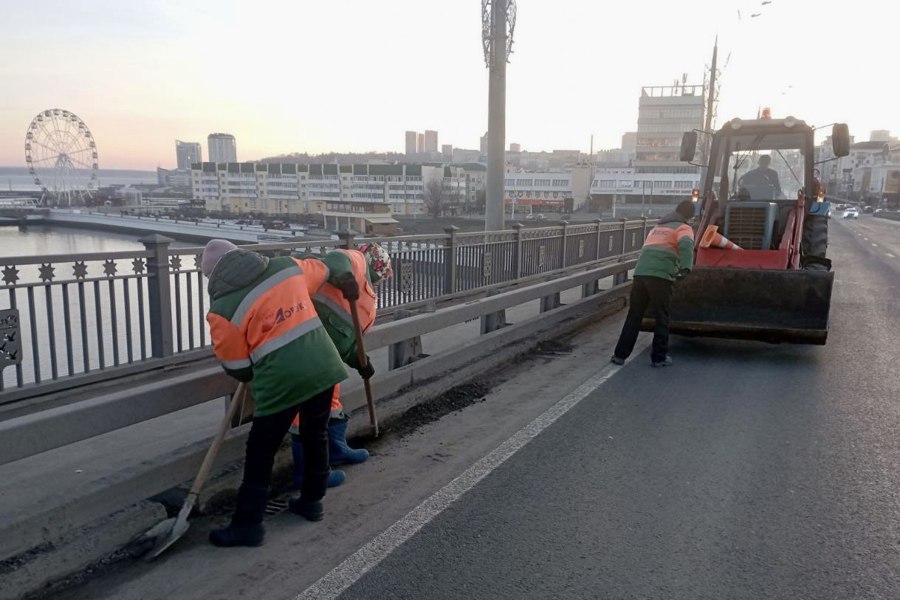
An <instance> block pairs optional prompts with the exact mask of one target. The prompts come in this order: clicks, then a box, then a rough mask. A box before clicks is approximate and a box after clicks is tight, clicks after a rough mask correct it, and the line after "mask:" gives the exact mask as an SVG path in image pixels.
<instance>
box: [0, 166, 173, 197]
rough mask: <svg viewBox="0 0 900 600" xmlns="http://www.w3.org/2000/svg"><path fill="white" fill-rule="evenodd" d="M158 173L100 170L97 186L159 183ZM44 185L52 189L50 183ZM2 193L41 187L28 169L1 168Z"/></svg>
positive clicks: (35, 189)
mask: <svg viewBox="0 0 900 600" xmlns="http://www.w3.org/2000/svg"><path fill="white" fill-rule="evenodd" d="M157 181H158V180H157V178H156V171H138V170H129V169H98V170H97V186H98V187H103V186H108V185H138V184H155V183H157ZM44 184H45V185H46V186H47V187H49V188H52V185H51V182H50V181H45V182H44ZM0 191H5V192H9V191H13V192H40V191H41V188H40V186H37V185H35V184H34V176H33V175H30V174H29V173H28V168H27V167H0Z"/></svg>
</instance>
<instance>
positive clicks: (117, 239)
mask: <svg viewBox="0 0 900 600" xmlns="http://www.w3.org/2000/svg"><path fill="white" fill-rule="evenodd" d="M137 238H138V236H135V235H128V234H119V233H107V232H102V231H87V230H81V229H70V228H68V227H45V226H38V227H28V228H27V229H19V228H18V227H17V226H7V227H0V257H2V256H39V255H41V254H85V253H89V252H119V251H122V250H142V249H143V248H144V245H143V244H141V243H140V242H139V241H137Z"/></svg>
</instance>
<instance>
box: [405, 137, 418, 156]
mask: <svg viewBox="0 0 900 600" xmlns="http://www.w3.org/2000/svg"><path fill="white" fill-rule="evenodd" d="M418 140H419V134H418V133H417V132H415V131H407V132H406V154H407V155H409V154H416V153H417V152H418V151H419V150H418V148H417V144H418Z"/></svg>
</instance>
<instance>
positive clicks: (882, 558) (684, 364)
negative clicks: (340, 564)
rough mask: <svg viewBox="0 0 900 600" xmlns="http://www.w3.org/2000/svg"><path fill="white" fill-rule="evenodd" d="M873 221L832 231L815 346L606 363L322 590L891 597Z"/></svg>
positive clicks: (887, 392) (894, 380) (686, 349)
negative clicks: (447, 498)
mask: <svg viewBox="0 0 900 600" xmlns="http://www.w3.org/2000/svg"><path fill="white" fill-rule="evenodd" d="M876 221H877V220H875V219H866V220H863V221H860V222H859V223H856V222H854V223H849V224H845V223H833V224H832V241H831V254H832V256H833V260H834V261H835V269H836V278H837V279H836V284H835V290H834V292H835V298H834V304H833V306H832V333H831V338H830V340H829V343H828V345H827V346H825V347H821V348H820V347H798V346H769V345H759V344H752V343H734V342H719V341H687V340H680V341H677V342H676V343H675V344H674V347H673V355H674V357H675V359H676V361H677V363H676V366H675V367H674V368H672V369H671V370H659V371H650V370H648V369H647V367H646V364H645V361H643V360H641V361H635V362H632V363H630V364H629V365H626V366H625V367H623V368H622V372H621V373H618V374H617V375H616V376H614V377H612V378H610V379H609V381H607V382H606V383H605V384H604V385H602V386H601V387H600V388H598V389H597V390H596V391H595V392H593V393H592V394H590V395H589V396H588V397H587V398H586V399H585V400H584V401H582V402H581V403H580V404H578V405H577V406H576V407H575V408H573V409H572V410H571V411H570V412H569V413H567V414H566V415H564V416H563V417H561V418H560V419H559V420H558V421H557V422H556V423H555V424H553V425H552V426H550V427H549V428H548V429H546V430H545V431H544V432H543V433H542V434H541V435H540V436H538V437H537V438H535V439H534V440H533V441H532V442H531V443H530V444H528V445H527V446H525V447H524V448H523V449H522V450H521V451H520V452H519V453H518V454H516V455H515V456H514V457H513V458H511V459H510V460H509V461H507V462H506V463H504V464H503V465H502V466H500V467H499V468H498V469H497V470H496V471H494V472H493V473H492V474H491V475H490V476H489V477H487V478H486V479H484V480H483V481H482V482H481V483H480V484H479V485H477V486H476V487H475V488H474V489H473V490H472V491H471V492H469V493H468V494H466V495H465V496H463V498H462V499H461V500H460V501H459V502H457V503H455V504H453V505H451V506H450V507H449V509H447V510H446V511H445V512H443V513H442V514H441V515H440V516H439V517H437V518H436V519H434V520H433V521H432V522H431V523H429V524H428V525H427V526H426V527H424V528H423V529H422V530H421V532H420V533H419V534H417V535H416V536H414V537H413V538H412V539H411V540H409V541H408V542H407V543H406V544H404V545H403V546H401V547H400V549H399V550H398V551H396V552H394V553H393V554H392V555H391V556H389V557H388V558H387V559H386V560H384V561H383V562H382V563H381V564H380V565H378V566H377V567H376V568H374V569H373V570H372V571H370V572H369V573H368V574H367V575H365V576H363V577H362V579H360V580H359V581H358V582H357V583H356V584H355V585H353V586H352V587H351V588H350V589H349V590H348V591H347V592H346V593H345V594H344V595H343V596H341V598H344V599H347V600H350V599H356V598H359V599H362V598H410V599H412V598H429V599H430V600H436V599H441V598H448V599H449V598H755V599H758V598H817V599H824V598H898V597H900V469H898V467H900V440H898V435H897V434H898V425H900V368H898V359H900V355H898V352H897V348H898V344H900V326H898V325H900V301H898V292H900V269H898V267H900V259H896V258H891V257H889V256H888V253H889V252H890V253H891V254H893V255H894V257H896V256H900V253H897V252H896V250H897V249H900V244H898V242H900V228H897V227H896V225H900V224H894V223H887V222H886V223H885V224H882V223H881V222H876ZM857 230H861V231H864V232H866V233H867V234H868V235H866V236H863V235H856V233H855V232H856V231H857ZM864 237H869V240H863V238H864ZM873 244H879V245H878V246H874V245H873ZM882 244H883V246H884V251H882V252H875V251H873V250H878V249H879V248H882Z"/></svg>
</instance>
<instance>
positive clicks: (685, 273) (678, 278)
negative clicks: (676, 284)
mask: <svg viewBox="0 0 900 600" xmlns="http://www.w3.org/2000/svg"><path fill="white" fill-rule="evenodd" d="M690 274H691V270H690V269H678V273H677V274H676V275H675V281H681V280H682V279H684V278H685V277H687V276H688V275H690Z"/></svg>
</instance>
